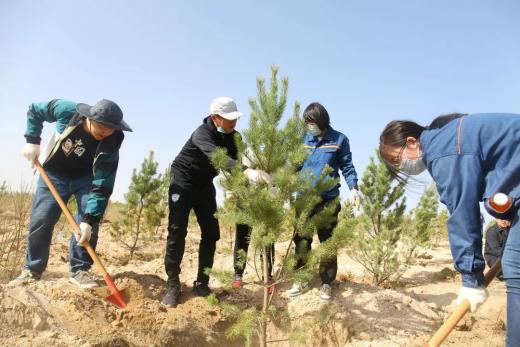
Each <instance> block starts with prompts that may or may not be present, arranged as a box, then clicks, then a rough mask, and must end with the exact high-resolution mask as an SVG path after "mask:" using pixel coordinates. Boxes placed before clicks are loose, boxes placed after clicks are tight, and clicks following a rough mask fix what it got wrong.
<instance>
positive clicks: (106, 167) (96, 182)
mask: <svg viewBox="0 0 520 347" xmlns="http://www.w3.org/2000/svg"><path fill="white" fill-rule="evenodd" d="M123 139H124V134H123V132H122V131H116V132H115V133H114V134H113V135H111V136H110V137H109V138H107V139H106V140H103V143H102V144H100V148H99V151H100V152H101V153H102V154H100V155H99V158H98V159H97V161H96V162H95V170H94V179H93V180H92V187H91V189H90V192H89V195H88V200H87V207H86V208H85V214H84V215H83V222H85V223H88V224H90V225H93V224H95V223H97V222H99V221H100V219H101V217H103V214H104V213H105V210H106V208H107V205H108V201H109V199H110V195H112V191H113V189H114V183H115V181H116V173H117V166H118V164H119V147H120V146H121V143H122V142H123Z"/></svg>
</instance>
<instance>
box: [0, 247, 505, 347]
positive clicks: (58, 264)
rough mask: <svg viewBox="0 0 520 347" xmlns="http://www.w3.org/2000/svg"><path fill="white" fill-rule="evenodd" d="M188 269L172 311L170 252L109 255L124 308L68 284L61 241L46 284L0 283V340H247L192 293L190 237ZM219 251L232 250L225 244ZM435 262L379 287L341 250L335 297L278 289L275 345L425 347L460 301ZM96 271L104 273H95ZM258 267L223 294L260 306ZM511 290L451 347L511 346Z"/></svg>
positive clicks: (497, 292) (500, 288) (225, 255)
mask: <svg viewBox="0 0 520 347" xmlns="http://www.w3.org/2000/svg"><path fill="white" fill-rule="evenodd" d="M104 240H105V242H103V243H102V244H101V245H100V248H99V251H100V255H101V256H102V257H103V258H105V256H107V255H109V257H108V258H107V259H109V260H110V259H116V258H119V257H122V256H123V253H118V252H119V251H117V250H118V249H119V248H117V247H115V246H114V244H113V243H111V242H110V241H109V239H104ZM188 241H189V242H188V243H187V249H186V254H185V255H186V256H185V259H184V262H183V267H182V269H183V272H182V273H181V282H182V283H184V285H183V287H182V291H183V293H182V296H181V303H180V304H179V305H178V306H177V307H176V308H170V309H166V308H164V307H162V306H161V305H160V300H161V299H162V297H163V295H164V293H165V289H166V282H165V278H166V277H165V274H164V264H163V257H162V253H161V252H162V251H163V250H162V249H158V248H157V247H154V248H153V249H150V250H147V252H148V253H150V254H152V253H153V251H154V250H155V251H156V252H157V253H156V254H155V258H153V259H151V260H147V259H141V258H138V259H133V260H132V261H131V262H129V263H126V264H124V265H118V264H117V263H113V262H111V261H107V262H106V263H107V265H108V271H109V273H110V274H111V275H112V277H113V278H114V280H115V283H116V285H117V287H118V288H119V289H120V290H122V292H123V295H124V296H125V298H126V300H127V301H128V305H127V307H126V309H124V310H121V309H119V308H117V307H115V306H113V305H112V304H110V303H109V302H107V301H106V300H105V297H106V296H108V295H109V294H110V292H109V291H108V289H107V288H106V287H105V286H104V283H103V280H102V279H99V283H100V284H101V285H102V286H101V287H100V288H97V289H92V290H79V289H78V288H77V287H76V286H75V285H73V284H71V283H69V282H68V280H67V277H68V264H67V260H66V254H67V245H66V243H65V241H64V243H63V244H60V243H58V244H54V245H53V247H52V249H51V259H50V261H49V268H48V270H47V271H46V272H45V273H44V276H43V278H42V280H40V281H38V282H36V283H31V284H29V285H27V286H22V287H12V286H9V285H6V284H5V285H4V284H0V345H6V346H24V347H25V346H36V347H40V346H53V347H56V346H80V347H90V346H96V347H104V346H123V347H127V346H131V347H134V346H147V347H148V346H156V347H159V346H227V347H233V346H243V344H244V341H243V340H241V339H237V340H228V339H227V338H226V337H225V331H226V329H227V328H228V327H229V326H230V325H231V324H232V322H231V321H229V320H228V319H226V318H225V317H223V316H222V314H221V311H220V309H219V308H218V307H213V306H210V305H209V304H208V303H207V301H206V300H205V299H203V298H199V297H195V296H194V295H193V294H192V291H191V286H190V285H186V283H192V281H193V280H194V279H195V276H196V273H197V251H198V243H197V242H195V241H196V240H195V241H194V240H191V239H189V240H188ZM219 247H224V245H223V244H219ZM432 255H433V259H431V260H428V261H427V262H425V263H424V264H421V265H417V266H415V267H412V268H411V269H410V271H409V272H407V273H406V274H405V277H404V278H403V280H402V287H401V288H397V289H381V288H378V287H375V286H372V285H369V284H367V283H366V281H365V280H364V279H363V272H362V269H360V268H359V267H356V265H355V263H354V262H353V261H352V260H351V259H349V258H348V257H347V256H346V254H344V253H343V254H340V256H339V259H340V261H339V264H340V267H339V273H338V278H339V279H340V281H338V282H336V283H335V284H334V286H333V295H334V299H333V300H332V301H331V302H330V303H325V302H323V301H322V300H320V298H319V293H318V288H319V286H320V281H319V279H318V278H316V279H315V280H314V281H313V282H312V283H311V289H310V290H309V291H307V292H306V293H304V294H302V295H301V296H299V297H296V298H291V299H289V298H288V297H287V296H286V295H285V290H286V289H288V288H289V286H290V284H289V283H287V284H284V285H280V286H279V287H278V288H277V289H278V294H277V295H276V296H275V298H274V301H273V303H274V304H275V305H276V306H277V307H278V309H279V310H280V311H282V312H283V313H284V314H285V321H279V322H273V323H272V324H270V325H269V328H268V341H273V345H274V341H276V346H277V347H288V346H294V345H295V343H294V342H293V340H291V339H290V332H291V331H292V332H299V333H301V335H300V341H301V345H306V346H385V347H386V346H421V345H423V344H424V342H426V341H427V340H428V338H429V337H430V336H431V334H432V332H433V331H435V329H436V328H438V327H439V326H440V324H441V322H442V320H443V319H444V318H445V316H446V314H447V305H448V304H449V302H450V301H451V300H453V299H454V298H455V297H456V292H457V290H458V287H459V285H460V283H458V282H457V280H454V279H453V278H449V279H446V278H444V277H443V278H439V277H438V276H437V275H436V274H438V273H439V272H442V271H443V269H445V268H446V267H450V268H451V267H452V264H451V257H450V254H449V247H448V246H447V245H444V246H443V247H442V248H440V249H439V250H437V251H435V252H432ZM231 258H232V257H230V256H229V252H225V251H223V250H222V249H220V251H217V257H216V259H215V264H216V265H215V267H216V268H220V269H229V268H231V267H232V264H231ZM93 273H96V270H95V269H93ZM256 282H257V281H256V278H254V271H252V270H251V269H250V268H249V267H248V268H247V269H246V276H245V283H246V284H245V286H244V288H242V289H240V290H231V291H226V290H224V289H222V287H221V284H219V283H218V282H217V281H214V280H212V281H211V282H210V286H211V287H212V288H213V289H214V291H215V292H216V294H217V296H218V297H219V298H220V299H223V300H225V301H228V302H232V303H234V304H236V305H238V306H239V307H243V308H245V307H249V306H250V305H251V304H252V303H260V302H261V293H262V287H261V286H259V285H258V284H257V283H256ZM504 306H505V288H504V284H503V282H494V283H493V284H492V286H491V288H490V298H489V299H488V301H487V302H486V303H485V304H484V305H483V307H482V308H481V309H480V310H479V311H478V312H477V315H475V316H474V318H473V320H472V321H470V322H471V324H468V325H467V327H466V328H465V331H455V332H453V333H452V334H451V335H450V337H449V339H448V340H447V342H446V344H447V345H451V346H467V345H472V346H485V347H489V346H493V345H503V341H504V324H505V323H504V318H503V311H504Z"/></svg>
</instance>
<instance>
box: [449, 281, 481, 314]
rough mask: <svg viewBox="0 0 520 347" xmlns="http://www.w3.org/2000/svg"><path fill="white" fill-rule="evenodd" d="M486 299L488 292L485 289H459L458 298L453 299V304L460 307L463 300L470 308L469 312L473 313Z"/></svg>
mask: <svg viewBox="0 0 520 347" xmlns="http://www.w3.org/2000/svg"><path fill="white" fill-rule="evenodd" d="M487 297H488V291H487V289H486V288H485V287H477V288H469V287H461V288H460V291H459V296H458V297H457V299H455V301H454V303H455V304H456V305H460V304H461V303H462V302H463V301H464V300H465V299H467V300H468V301H469V303H470V306H471V312H475V311H476V310H477V309H478V307H479V306H480V305H481V304H482V303H483V302H484V301H486V299H487Z"/></svg>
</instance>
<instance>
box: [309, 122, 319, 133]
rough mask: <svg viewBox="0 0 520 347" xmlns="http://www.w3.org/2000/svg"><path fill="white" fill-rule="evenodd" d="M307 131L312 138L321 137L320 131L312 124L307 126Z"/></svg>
mask: <svg viewBox="0 0 520 347" xmlns="http://www.w3.org/2000/svg"><path fill="white" fill-rule="evenodd" d="M307 131H308V132H309V133H310V134H311V135H312V136H320V135H321V130H320V128H319V127H318V126H317V125H316V124H314V123H309V124H307Z"/></svg>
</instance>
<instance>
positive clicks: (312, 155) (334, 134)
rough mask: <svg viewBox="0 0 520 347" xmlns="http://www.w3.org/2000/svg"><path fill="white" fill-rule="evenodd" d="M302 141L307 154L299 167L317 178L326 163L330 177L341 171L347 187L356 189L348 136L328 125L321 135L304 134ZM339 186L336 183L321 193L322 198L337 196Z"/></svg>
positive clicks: (334, 176) (328, 198)
mask: <svg viewBox="0 0 520 347" xmlns="http://www.w3.org/2000/svg"><path fill="white" fill-rule="evenodd" d="M303 143H304V147H305V148H306V149H307V153H308V155H307V158H306V159H305V161H304V163H303V166H302V168H301V170H302V171H305V170H308V171H310V172H311V174H312V176H313V177H315V180H317V179H318V178H319V177H320V175H321V173H322V172H323V170H324V169H325V165H328V166H330V167H331V168H332V172H330V173H329V176H330V177H332V178H338V177H339V171H341V174H342V175H343V177H344V178H345V181H346V182H347V185H348V187H349V189H354V188H356V189H357V183H358V178H357V173H356V169H355V168H354V164H353V163H352V152H351V151H350V144H349V141H348V138H347V137H346V136H345V135H344V134H343V133H341V132H339V131H336V130H334V129H333V128H332V127H330V126H329V127H328V128H327V131H326V132H325V134H323V137H316V136H313V135H311V134H306V135H305V138H304V140H303ZM339 187H340V184H339V183H338V184H337V185H336V186H334V187H333V188H332V189H330V190H329V191H327V192H325V193H324V194H322V198H323V199H324V200H326V201H327V200H331V199H334V198H335V197H337V196H339Z"/></svg>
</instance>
